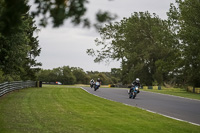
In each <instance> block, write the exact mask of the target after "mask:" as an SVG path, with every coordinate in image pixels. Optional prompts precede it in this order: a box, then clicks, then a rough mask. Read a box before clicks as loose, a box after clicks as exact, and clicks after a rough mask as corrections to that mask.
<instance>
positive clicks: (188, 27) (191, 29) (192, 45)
mask: <svg viewBox="0 0 200 133" xmlns="http://www.w3.org/2000/svg"><path fill="white" fill-rule="evenodd" d="M176 3H177V5H178V7H176V6H175V5H174V4H171V8H170V11H169V13H168V16H169V20H170V23H171V25H172V26H173V27H176V34H177V36H178V37H179V40H180V45H181V51H182V55H181V56H182V63H181V64H180V68H179V71H180V72H179V75H181V76H182V77H183V80H184V82H185V83H187V84H189V85H192V86H200V82H199V81H200V63H199V62H200V54H199V53H200V37H199V33H200V10H199V8H200V1H199V0H184V1H183V0H176Z"/></svg>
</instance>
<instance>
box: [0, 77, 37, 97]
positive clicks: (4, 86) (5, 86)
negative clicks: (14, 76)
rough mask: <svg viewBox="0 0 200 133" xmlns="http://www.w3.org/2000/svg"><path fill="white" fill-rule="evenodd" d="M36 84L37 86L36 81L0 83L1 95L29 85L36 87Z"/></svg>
mask: <svg viewBox="0 0 200 133" xmlns="http://www.w3.org/2000/svg"><path fill="white" fill-rule="evenodd" d="M35 86H36V82H35V81H13V82H4V83H1V84H0V97H1V96H3V95H5V94H6V93H8V92H11V91H14V90H19V89H23V88H28V87H35Z"/></svg>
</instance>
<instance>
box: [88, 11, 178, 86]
mask: <svg viewBox="0 0 200 133" xmlns="http://www.w3.org/2000/svg"><path fill="white" fill-rule="evenodd" d="M100 35H101V40H100V39H96V40H95V42H96V45H97V46H99V45H101V46H102V49H101V50H97V51H96V52H95V51H94V50H93V49H88V50H87V53H88V54H89V55H92V56H96V59H95V62H100V61H102V60H104V59H106V60H108V61H109V59H116V60H121V67H122V82H123V83H124V84H128V83H130V82H132V80H134V78H136V77H140V78H141V79H142V81H143V83H144V84H146V85H151V84H152V83H153V82H154V81H155V80H157V82H159V84H162V83H163V80H165V79H167V76H168V74H169V72H170V71H173V70H174V67H175V66H174V62H175V61H176V60H178V58H174V55H175V54H176V52H177V51H178V49H177V48H175V46H176V44H177V40H176V38H174V37H173V34H172V33H171V30H170V29H169V27H168V23H167V21H164V20H161V19H160V18H159V17H158V16H156V14H153V16H152V15H151V14H149V13H148V12H139V13H137V12H135V13H134V14H132V16H131V17H130V18H124V19H123V20H121V21H120V22H116V23H114V24H109V25H106V26H105V27H104V28H102V29H101V30H100ZM175 57H176V56H175Z"/></svg>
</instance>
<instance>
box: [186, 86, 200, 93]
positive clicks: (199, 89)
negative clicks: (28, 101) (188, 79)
mask: <svg viewBox="0 0 200 133" xmlns="http://www.w3.org/2000/svg"><path fill="white" fill-rule="evenodd" d="M187 91H189V92H193V93H198V94H200V88H195V87H192V86H188V87H187Z"/></svg>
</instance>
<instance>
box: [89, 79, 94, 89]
mask: <svg viewBox="0 0 200 133" xmlns="http://www.w3.org/2000/svg"><path fill="white" fill-rule="evenodd" d="M94 84H95V82H94V79H91V80H90V87H91V88H92V87H93V85H94Z"/></svg>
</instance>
